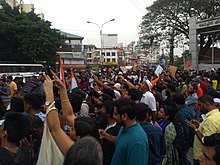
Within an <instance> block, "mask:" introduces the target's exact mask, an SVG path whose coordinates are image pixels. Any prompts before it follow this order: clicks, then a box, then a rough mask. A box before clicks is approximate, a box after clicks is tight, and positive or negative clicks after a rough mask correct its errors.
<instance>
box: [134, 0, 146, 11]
mask: <svg viewBox="0 0 220 165" xmlns="http://www.w3.org/2000/svg"><path fill="white" fill-rule="evenodd" d="M131 2H132V3H133V5H134V6H135V7H136V8H137V9H138V10H139V11H140V12H141V13H142V14H144V12H143V10H142V9H141V8H139V6H138V5H137V4H135V3H134V1H133V0H131Z"/></svg>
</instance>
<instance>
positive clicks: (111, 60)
mask: <svg viewBox="0 0 220 165" xmlns="http://www.w3.org/2000/svg"><path fill="white" fill-rule="evenodd" d="M102 55H103V57H104V61H103V63H102V65H105V66H117V65H118V49H117V48H111V49H107V48H106V49H103V50H102Z"/></svg>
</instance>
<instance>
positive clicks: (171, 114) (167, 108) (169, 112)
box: [160, 105, 176, 121]
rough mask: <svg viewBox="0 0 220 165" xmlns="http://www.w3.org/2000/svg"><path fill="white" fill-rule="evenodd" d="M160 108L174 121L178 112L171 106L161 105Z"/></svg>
mask: <svg viewBox="0 0 220 165" xmlns="http://www.w3.org/2000/svg"><path fill="white" fill-rule="evenodd" d="M160 108H163V109H164V113H165V114H166V115H168V116H169V118H168V119H169V120H171V121H174V118H175V114H176V111H175V110H174V108H173V107H171V106H170V105H161V106H160Z"/></svg>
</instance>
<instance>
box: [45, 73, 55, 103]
mask: <svg viewBox="0 0 220 165" xmlns="http://www.w3.org/2000/svg"><path fill="white" fill-rule="evenodd" d="M44 78H45V80H44V91H45V94H46V100H47V101H54V95H53V80H51V78H50V76H48V75H46V74H44Z"/></svg>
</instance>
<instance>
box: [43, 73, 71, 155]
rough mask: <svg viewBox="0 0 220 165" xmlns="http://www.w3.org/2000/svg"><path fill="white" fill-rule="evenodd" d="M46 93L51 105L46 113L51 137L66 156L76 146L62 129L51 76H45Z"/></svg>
mask: <svg viewBox="0 0 220 165" xmlns="http://www.w3.org/2000/svg"><path fill="white" fill-rule="evenodd" d="M44 77H45V81H44V91H45V94H46V102H48V103H50V104H49V106H48V108H47V111H46V122H47V125H48V128H49V130H50V132H51V135H52V137H53V139H54V141H55V142H56V144H57V146H58V147H59V149H60V150H61V152H62V153H63V154H64V155H66V153H67V151H68V150H69V149H70V147H71V146H72V145H73V144H74V142H73V141H72V140H71V139H70V138H69V137H68V136H67V135H66V133H65V132H64V131H63V130H62V128H61V127H60V120H59V116H58V111H57V109H56V107H55V102H54V93H53V81H52V80H51V79H50V77H49V76H47V75H45V74H44Z"/></svg>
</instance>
